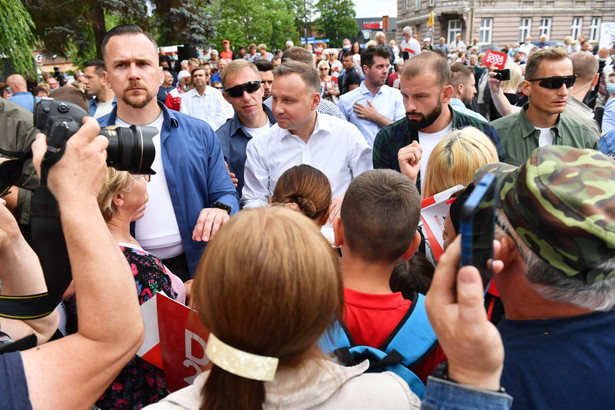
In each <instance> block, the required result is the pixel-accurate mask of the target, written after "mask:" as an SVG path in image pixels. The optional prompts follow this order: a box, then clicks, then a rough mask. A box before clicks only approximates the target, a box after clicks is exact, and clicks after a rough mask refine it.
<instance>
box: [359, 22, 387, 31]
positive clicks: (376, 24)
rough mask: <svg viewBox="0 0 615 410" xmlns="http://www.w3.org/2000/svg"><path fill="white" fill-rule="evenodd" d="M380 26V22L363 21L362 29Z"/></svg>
mask: <svg viewBox="0 0 615 410" xmlns="http://www.w3.org/2000/svg"><path fill="white" fill-rule="evenodd" d="M381 27H382V24H381V23H363V28H364V29H378V30H379V29H380V28H381Z"/></svg>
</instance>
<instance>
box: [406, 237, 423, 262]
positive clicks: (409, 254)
mask: <svg viewBox="0 0 615 410" xmlns="http://www.w3.org/2000/svg"><path fill="white" fill-rule="evenodd" d="M420 244H421V234H420V233H418V232H415V233H414V237H413V238H412V242H410V246H408V249H407V250H406V252H404V254H403V255H401V257H402V258H403V259H404V260H406V261H409V260H410V258H412V255H414V253H415V252H416V250H417V249H418V248H419V245H420Z"/></svg>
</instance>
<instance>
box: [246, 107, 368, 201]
mask: <svg viewBox="0 0 615 410" xmlns="http://www.w3.org/2000/svg"><path fill="white" fill-rule="evenodd" d="M246 157H247V158H246V167H245V174H244V178H245V185H244V187H243V191H242V194H243V195H242V202H243V205H244V207H246V208H253V207H258V206H265V205H267V204H268V203H269V202H268V199H269V197H270V196H271V195H272V194H273V190H274V188H275V185H276V183H277V182H278V179H279V178H280V176H281V175H282V174H283V173H284V171H286V170H287V169H289V168H291V167H293V166H295V165H300V164H307V165H311V166H313V167H314V168H317V169H318V170H320V171H321V172H323V173H324V174H325V175H326V176H327V178H329V182H330V183H331V190H332V192H333V197H337V196H339V195H342V194H344V193H345V192H346V189H347V188H348V185H349V184H350V181H352V179H353V178H355V177H356V176H358V175H360V174H361V173H363V172H364V171H367V170H369V169H372V149H371V147H370V146H369V145H367V143H366V142H365V138H363V136H362V135H361V132H360V131H359V130H358V129H357V127H355V126H354V125H352V124H349V123H348V122H346V121H344V120H340V119H339V118H336V117H332V116H330V115H326V114H320V113H318V114H317V117H316V125H315V126H314V131H313V132H312V135H311V136H310V138H309V139H308V142H307V143H306V142H303V141H302V140H301V139H300V138H299V137H298V136H296V135H293V134H291V133H290V132H289V131H288V130H285V129H282V128H280V126H279V125H278V124H275V125H273V126H272V127H271V129H270V131H269V133H268V134H267V135H259V136H257V137H254V138H252V139H251V140H250V142H248V146H247V148H246Z"/></svg>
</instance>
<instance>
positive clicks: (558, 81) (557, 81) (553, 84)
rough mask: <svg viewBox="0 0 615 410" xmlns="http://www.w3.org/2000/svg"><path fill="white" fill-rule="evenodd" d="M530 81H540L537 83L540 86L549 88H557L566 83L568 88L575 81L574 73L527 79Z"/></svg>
mask: <svg viewBox="0 0 615 410" xmlns="http://www.w3.org/2000/svg"><path fill="white" fill-rule="evenodd" d="M527 81H530V82H533V81H540V82H539V83H538V85H539V86H541V87H542V88H548V89H550V90H559V89H560V88H561V87H562V85H564V84H566V88H570V87H572V86H573V85H574V83H575V82H576V81H577V76H576V75H566V76H557V77H544V78H534V79H533V80H527Z"/></svg>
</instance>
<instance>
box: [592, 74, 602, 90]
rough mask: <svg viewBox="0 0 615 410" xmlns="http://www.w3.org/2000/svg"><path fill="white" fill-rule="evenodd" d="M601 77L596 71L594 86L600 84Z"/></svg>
mask: <svg viewBox="0 0 615 410" xmlns="http://www.w3.org/2000/svg"><path fill="white" fill-rule="evenodd" d="M599 79H600V74H598V73H596V74H595V75H594V79H593V80H592V87H594V86H595V85H596V84H598V80H599Z"/></svg>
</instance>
